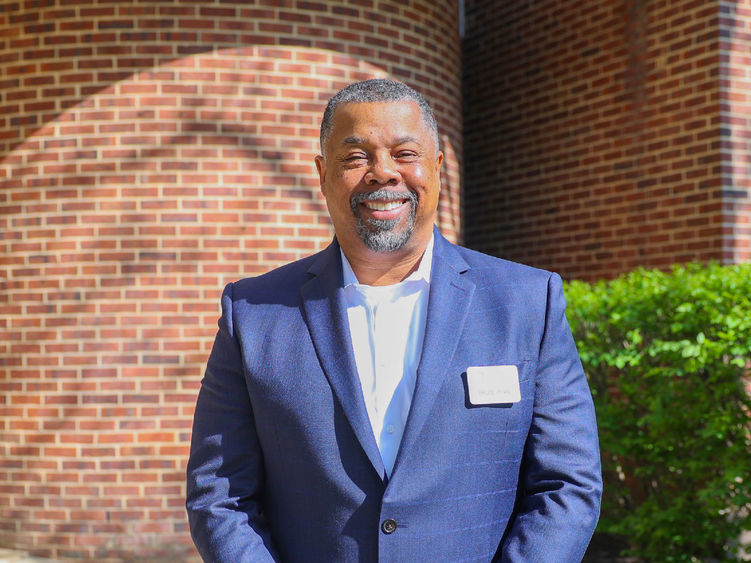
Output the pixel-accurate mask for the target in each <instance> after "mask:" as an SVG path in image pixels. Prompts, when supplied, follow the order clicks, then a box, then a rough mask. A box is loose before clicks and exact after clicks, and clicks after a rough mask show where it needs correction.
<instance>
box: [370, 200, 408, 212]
mask: <svg viewBox="0 0 751 563" xmlns="http://www.w3.org/2000/svg"><path fill="white" fill-rule="evenodd" d="M408 201H409V199H407V198H405V199H395V200H390V201H383V200H369V201H368V200H366V201H363V202H362V205H363V206H364V207H367V208H368V209H370V210H372V211H393V210H395V209H399V208H400V207H401V206H402V205H404V204H405V203H407V202H408Z"/></svg>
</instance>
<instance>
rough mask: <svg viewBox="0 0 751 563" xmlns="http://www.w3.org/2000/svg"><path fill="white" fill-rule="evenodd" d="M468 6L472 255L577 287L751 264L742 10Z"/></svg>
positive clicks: (553, 3) (596, 4)
mask: <svg viewBox="0 0 751 563" xmlns="http://www.w3.org/2000/svg"><path fill="white" fill-rule="evenodd" d="M466 5H467V19H466V22H467V23H466V35H465V39H464V44H463V47H464V87H465V95H464V104H465V106H464V107H465V115H464V123H465V147H466V158H465V168H466V171H467V172H466V175H465V194H466V196H465V209H466V215H467V217H471V220H468V221H466V230H465V234H464V236H465V240H466V241H467V243H468V244H469V245H470V246H473V247H476V248H478V249H480V250H484V251H486V252H490V253H492V254H496V255H501V256H504V257H507V258H511V259H515V260H519V261H522V262H526V263H529V264H533V265H536V266H541V267H545V268H552V269H555V270H558V271H560V272H561V273H562V274H564V276H567V277H579V278H585V279H597V278H600V277H610V276H612V275H615V274H618V273H620V272H623V271H628V270H631V269H633V268H634V267H636V266H639V265H643V266H649V267H665V266H667V265H669V264H671V263H674V262H684V261H689V260H709V259H714V260H725V261H732V260H741V259H745V260H748V259H749V258H751V256H750V255H749V240H750V237H749V217H750V216H751V210H750V209H749V189H748V187H749V160H748V159H749V156H748V155H749V150H748V147H749V132H750V131H751V128H749V121H748V116H749V95H750V93H751V86H750V85H749V82H750V81H749V70H748V69H749V66H748V63H749V59H748V53H749V27H748V26H749V3H748V1H742V2H716V1H712V2H704V1H697V0H678V1H675V2H667V1H666V0H654V1H646V0H629V1H625V2H612V1H606V2H602V1H595V0H586V1H582V2H568V1H566V0H539V1H537V2H524V1H520V0H511V1H508V2H494V1H492V0H466ZM721 32H722V35H721Z"/></svg>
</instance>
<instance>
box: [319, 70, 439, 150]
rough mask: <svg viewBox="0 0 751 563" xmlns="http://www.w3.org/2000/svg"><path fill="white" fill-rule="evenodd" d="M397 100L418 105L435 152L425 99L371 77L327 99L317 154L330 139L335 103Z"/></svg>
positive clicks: (434, 131)
mask: <svg viewBox="0 0 751 563" xmlns="http://www.w3.org/2000/svg"><path fill="white" fill-rule="evenodd" d="M401 101H411V102H415V103H416V104H417V105H418V107H419V108H420V112H421V113H422V118H423V121H424V122H425V125H427V126H428V129H430V132H431V133H432V134H433V138H434V139H435V146H436V150H438V144H439V139H438V124H437V123H436V121H435V116H434V115H433V110H432V109H431V108H430V105H429V104H428V102H427V101H426V100H425V98H423V97H422V95H420V93H419V92H418V91H417V90H415V89H413V88H410V87H409V86H407V85H406V84H404V83H403V82H398V81H397V80H390V79H388V78H371V79H370V80H363V81H361V82H354V83H352V84H350V85H349V86H345V87H344V88H342V89H341V90H339V91H338V92H337V93H336V94H334V95H333V96H332V97H331V99H329V103H328V104H326V109H325V110H324V112H323V118H322V119H321V138H320V141H321V153H323V152H324V147H325V146H326V143H327V142H328V140H329V137H330V136H331V129H332V127H333V120H334V111H335V110H336V108H337V107H338V106H339V104H349V103H360V102H366V103H367V102H371V103H372V102H401Z"/></svg>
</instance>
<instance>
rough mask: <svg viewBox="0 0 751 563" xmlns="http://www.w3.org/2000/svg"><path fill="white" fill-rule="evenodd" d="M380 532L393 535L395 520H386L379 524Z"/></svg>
mask: <svg viewBox="0 0 751 563" xmlns="http://www.w3.org/2000/svg"><path fill="white" fill-rule="evenodd" d="M381 530H383V533H384V534H393V533H394V532H395V531H396V520H394V519H393V518H386V520H384V521H383V523H381Z"/></svg>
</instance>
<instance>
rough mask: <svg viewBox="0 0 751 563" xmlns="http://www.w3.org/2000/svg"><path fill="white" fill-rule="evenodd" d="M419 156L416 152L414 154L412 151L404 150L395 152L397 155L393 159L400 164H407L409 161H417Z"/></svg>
mask: <svg viewBox="0 0 751 563" xmlns="http://www.w3.org/2000/svg"><path fill="white" fill-rule="evenodd" d="M419 156H420V155H419V154H418V153H417V152H415V151H413V150H406V149H405V150H400V151H397V153H396V154H395V155H394V158H395V159H397V160H400V161H402V162H405V161H406V162H409V161H411V160H415V159H417V158H418V157H419Z"/></svg>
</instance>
